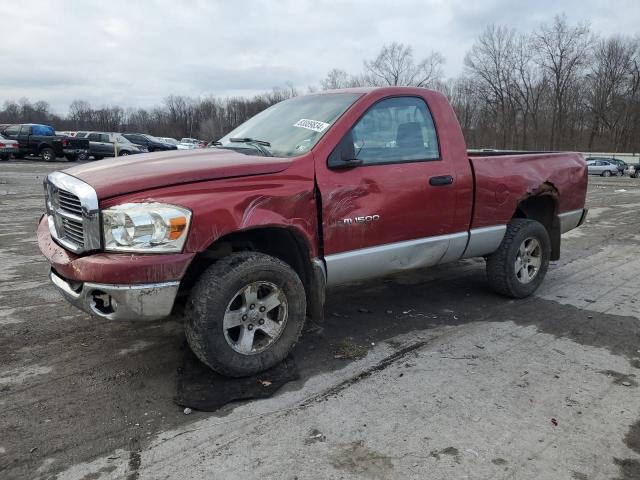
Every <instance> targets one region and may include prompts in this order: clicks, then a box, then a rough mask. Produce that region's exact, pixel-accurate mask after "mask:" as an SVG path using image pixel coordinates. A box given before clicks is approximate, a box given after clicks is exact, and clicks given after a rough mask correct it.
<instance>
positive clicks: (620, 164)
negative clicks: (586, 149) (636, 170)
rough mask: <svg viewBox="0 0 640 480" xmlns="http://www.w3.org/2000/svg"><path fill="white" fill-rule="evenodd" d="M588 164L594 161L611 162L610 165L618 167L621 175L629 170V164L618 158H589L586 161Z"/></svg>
mask: <svg viewBox="0 0 640 480" xmlns="http://www.w3.org/2000/svg"><path fill="white" fill-rule="evenodd" d="M585 160H586V161H587V162H590V161H592V160H595V161H597V160H603V161H605V162H609V163H613V164H614V165H616V166H617V167H618V172H619V174H620V175H624V172H625V170H626V169H627V163H626V162H624V161H622V160H620V159H618V158H611V157H587V158H586V159H585Z"/></svg>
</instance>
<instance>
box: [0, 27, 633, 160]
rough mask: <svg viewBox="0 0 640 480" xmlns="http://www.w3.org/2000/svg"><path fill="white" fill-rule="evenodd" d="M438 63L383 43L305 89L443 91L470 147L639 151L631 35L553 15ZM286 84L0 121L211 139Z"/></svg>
mask: <svg viewBox="0 0 640 480" xmlns="http://www.w3.org/2000/svg"><path fill="white" fill-rule="evenodd" d="M444 62H445V59H444V57H443V56H442V55H441V54H440V53H439V52H431V53H430V54H428V55H427V56H426V57H424V58H422V59H415V58H414V55H413V50H412V47H411V46H409V45H405V44H402V43H397V42H394V43H391V44H389V45H385V46H383V47H382V49H381V50H380V52H379V53H378V55H377V56H376V57H375V58H373V59H370V60H365V61H364V62H363V65H362V69H361V71H359V72H346V71H344V70H340V69H333V70H331V71H330V72H328V73H327V75H326V76H325V77H324V78H323V79H322V80H321V81H320V86H319V87H309V91H310V92H314V91H316V90H317V89H318V88H320V89H323V90H328V89H335V88H346V87H357V86H387V85H409V86H418V87H429V88H434V89H436V90H440V91H442V92H443V93H444V94H445V95H446V96H447V97H448V98H449V100H450V101H451V103H452V105H453V107H454V109H455V111H456V113H457V115H458V119H459V120H460V124H461V126H462V129H463V131H464V134H465V137H466V139H467V144H468V146H469V147H470V148H499V149H518V150H579V151H612V152H638V151H640V37H639V36H638V35H636V36H635V37H631V36H628V35H619V34H616V35H611V36H606V37H601V36H597V35H595V34H594V33H593V32H591V30H590V27H589V25H588V24H583V23H577V24H574V25H572V24H570V23H569V22H568V21H567V18H566V16H564V15H561V16H557V17H555V18H554V19H553V21H552V22H550V23H545V24H541V25H540V26H539V27H538V28H536V29H534V30H532V31H530V32H517V31H516V30H515V29H512V28H509V27H506V26H500V25H489V26H488V27H487V28H486V29H485V30H484V31H483V32H482V34H481V35H480V36H479V37H478V38H477V39H476V40H475V42H474V44H473V45H472V47H471V49H470V50H469V52H467V54H466V56H465V59H464V65H465V66H464V71H463V72H462V73H461V74H460V75H459V76H457V77H454V78H449V79H444V78H443V68H442V67H443V65H444ZM298 93H299V92H298V91H297V90H296V89H295V88H293V86H291V85H289V86H287V87H286V88H275V89H273V90H272V91H271V92H268V93H264V94H261V95H256V96H254V97H251V98H243V97H235V98H216V97H205V98H200V99H194V98H189V97H185V96H176V95H171V96H169V97H167V98H165V99H164V100H163V102H162V104H161V105H158V106H156V107H153V108H150V109H144V108H137V109H134V108H129V109H124V108H122V107H119V106H103V107H100V108H94V107H92V106H91V105H90V104H89V103H88V102H86V101H83V100H75V101H73V102H72V103H71V105H70V106H69V112H68V113H67V115H66V116H60V115H56V114H55V113H52V112H51V109H50V108H49V105H48V104H47V103H46V102H43V101H38V102H35V103H31V102H30V101H29V100H28V99H20V100H18V101H7V102H5V103H4V107H3V109H2V110H0V124H2V123H26V122H34V123H48V124H51V125H54V126H55V128H56V129H57V130H103V131H130V132H133V131H136V132H147V133H151V134H152V135H158V136H169V137H175V138H181V137H198V138H202V139H206V140H212V139H218V138H220V137H222V136H223V135H224V134H225V133H227V132H229V131H230V130H232V129H233V128H235V127H236V126H237V125H239V124H240V123H242V122H243V121H245V120H247V119H248V118H250V117H251V116H253V115H255V114H256V113H258V112H260V111H262V110H263V109H265V108H267V107H268V106H270V105H273V104H274V103H277V102H279V101H281V100H284V99H287V98H291V97H293V96H296V95H298Z"/></svg>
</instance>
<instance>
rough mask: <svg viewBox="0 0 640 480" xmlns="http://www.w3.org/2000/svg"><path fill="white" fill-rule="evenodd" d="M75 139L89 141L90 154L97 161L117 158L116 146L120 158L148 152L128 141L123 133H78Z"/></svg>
mask: <svg viewBox="0 0 640 480" xmlns="http://www.w3.org/2000/svg"><path fill="white" fill-rule="evenodd" d="M75 138H86V139H87V140H89V152H90V155H91V156H92V157H93V158H94V159H95V160H102V159H103V158H104V157H115V156H116V146H117V147H118V154H117V156H118V157H124V156H125V155H135V154H136V153H146V152H147V151H148V150H147V148H146V147H143V146H140V145H136V144H135V143H133V142H131V141H129V140H127V139H126V138H125V137H124V136H123V135H122V134H121V133H109V132H77V133H76V137H75Z"/></svg>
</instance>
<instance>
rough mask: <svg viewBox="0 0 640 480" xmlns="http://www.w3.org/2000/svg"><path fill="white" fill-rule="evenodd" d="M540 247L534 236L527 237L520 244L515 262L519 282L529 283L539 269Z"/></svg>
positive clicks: (540, 263) (540, 262)
mask: <svg viewBox="0 0 640 480" xmlns="http://www.w3.org/2000/svg"><path fill="white" fill-rule="evenodd" d="M540 265H542V248H541V246H540V242H538V240H536V239H535V238H531V237H530V238H527V239H525V241H524V242H522V244H521V245H520V249H519V250H518V256H517V257H516V262H515V272H516V278H517V279H518V281H519V282H520V283H525V284H526V283H529V282H530V281H531V280H533V279H534V278H535V277H536V275H538V272H539V271H540Z"/></svg>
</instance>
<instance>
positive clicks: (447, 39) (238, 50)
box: [0, 0, 640, 114]
mask: <svg viewBox="0 0 640 480" xmlns="http://www.w3.org/2000/svg"><path fill="white" fill-rule="evenodd" d="M8 3H9V2H6V1H4V0H3V1H2V4H0V22H1V24H2V27H1V29H2V30H1V31H2V41H1V42H0V102H2V101H5V100H9V99H18V98H20V97H29V98H30V99H31V100H33V101H35V100H46V101H48V102H49V103H50V104H51V105H52V107H53V108H54V110H55V111H56V112H57V113H61V114H65V113H66V111H67V107H68V104H69V103H70V102H71V100H73V99H85V100H88V101H89V102H90V103H91V104H92V105H93V106H95V107H98V106H101V105H112V104H118V105H122V106H125V107H129V106H133V107H137V106H141V107H149V106H152V105H155V104H158V103H160V102H161V101H162V98H163V97H165V96H167V95H169V94H178V95H189V96H194V97H199V96H206V95H210V94H215V95H222V96H226V95H252V94H254V93H257V92H260V91H264V90H269V89H271V88H272V87H275V86H283V85H284V84H285V82H292V83H293V84H294V85H295V86H296V87H300V88H301V89H302V90H306V86H307V85H311V84H318V83H319V80H320V79H321V78H323V77H324V75H325V74H326V73H327V71H329V70H330V69H331V68H334V67H337V68H341V69H344V70H347V71H348V72H350V73H357V72H359V71H360V70H361V68H362V60H363V59H365V58H366V59H369V58H372V57H374V56H375V54H376V53H377V52H378V51H379V49H380V47H381V46H382V45H383V44H385V43H389V42H392V41H394V40H395V41H400V42H404V43H406V44H410V45H412V46H413V48H414V55H415V57H416V58H418V59H419V58H420V57H421V56H425V55H427V54H428V53H429V52H430V51H431V50H436V51H439V52H441V53H442V54H443V55H444V56H445V58H446V60H447V63H446V65H445V73H446V76H454V75H457V74H459V73H460V72H461V71H462V69H463V59H464V54H465V52H466V51H467V50H468V49H469V47H470V46H471V44H472V43H473V41H474V38H475V37H477V36H478V34H479V33H480V32H481V31H482V30H483V29H484V28H485V27H486V26H487V25H488V24H490V23H497V24H504V25H509V26H511V27H514V28H516V29H517V30H519V31H528V30H531V29H533V28H535V27H537V26H538V25H539V24H540V23H541V22H550V21H551V20H552V18H553V16H554V15H555V14H558V13H562V12H563V11H564V12H565V13H566V14H567V16H568V19H569V21H570V22H571V23H574V22H577V21H588V22H590V24H591V26H592V29H593V31H594V32H596V33H601V34H610V33H629V34H638V33H640V0H609V1H607V2H605V1H602V0H581V1H580V0H575V1H574V0H564V1H558V0H535V1H533V0H522V1H513V0H422V1H417V0H416V1H411V0H386V1H365V0H349V1H346V0H342V1H326V0H313V1H312V0H288V1H277V0H262V1H260V0H235V1H222V0H218V1H214V0H209V1H205V0H182V1H180V0H127V1H121V0H107V1H105V0H98V1H89V0H83V1H71V0H59V1H57V2H51V1H50V0H21V1H19V2H11V3H12V7H9V5H8ZM516 5H517V6H516Z"/></svg>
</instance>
